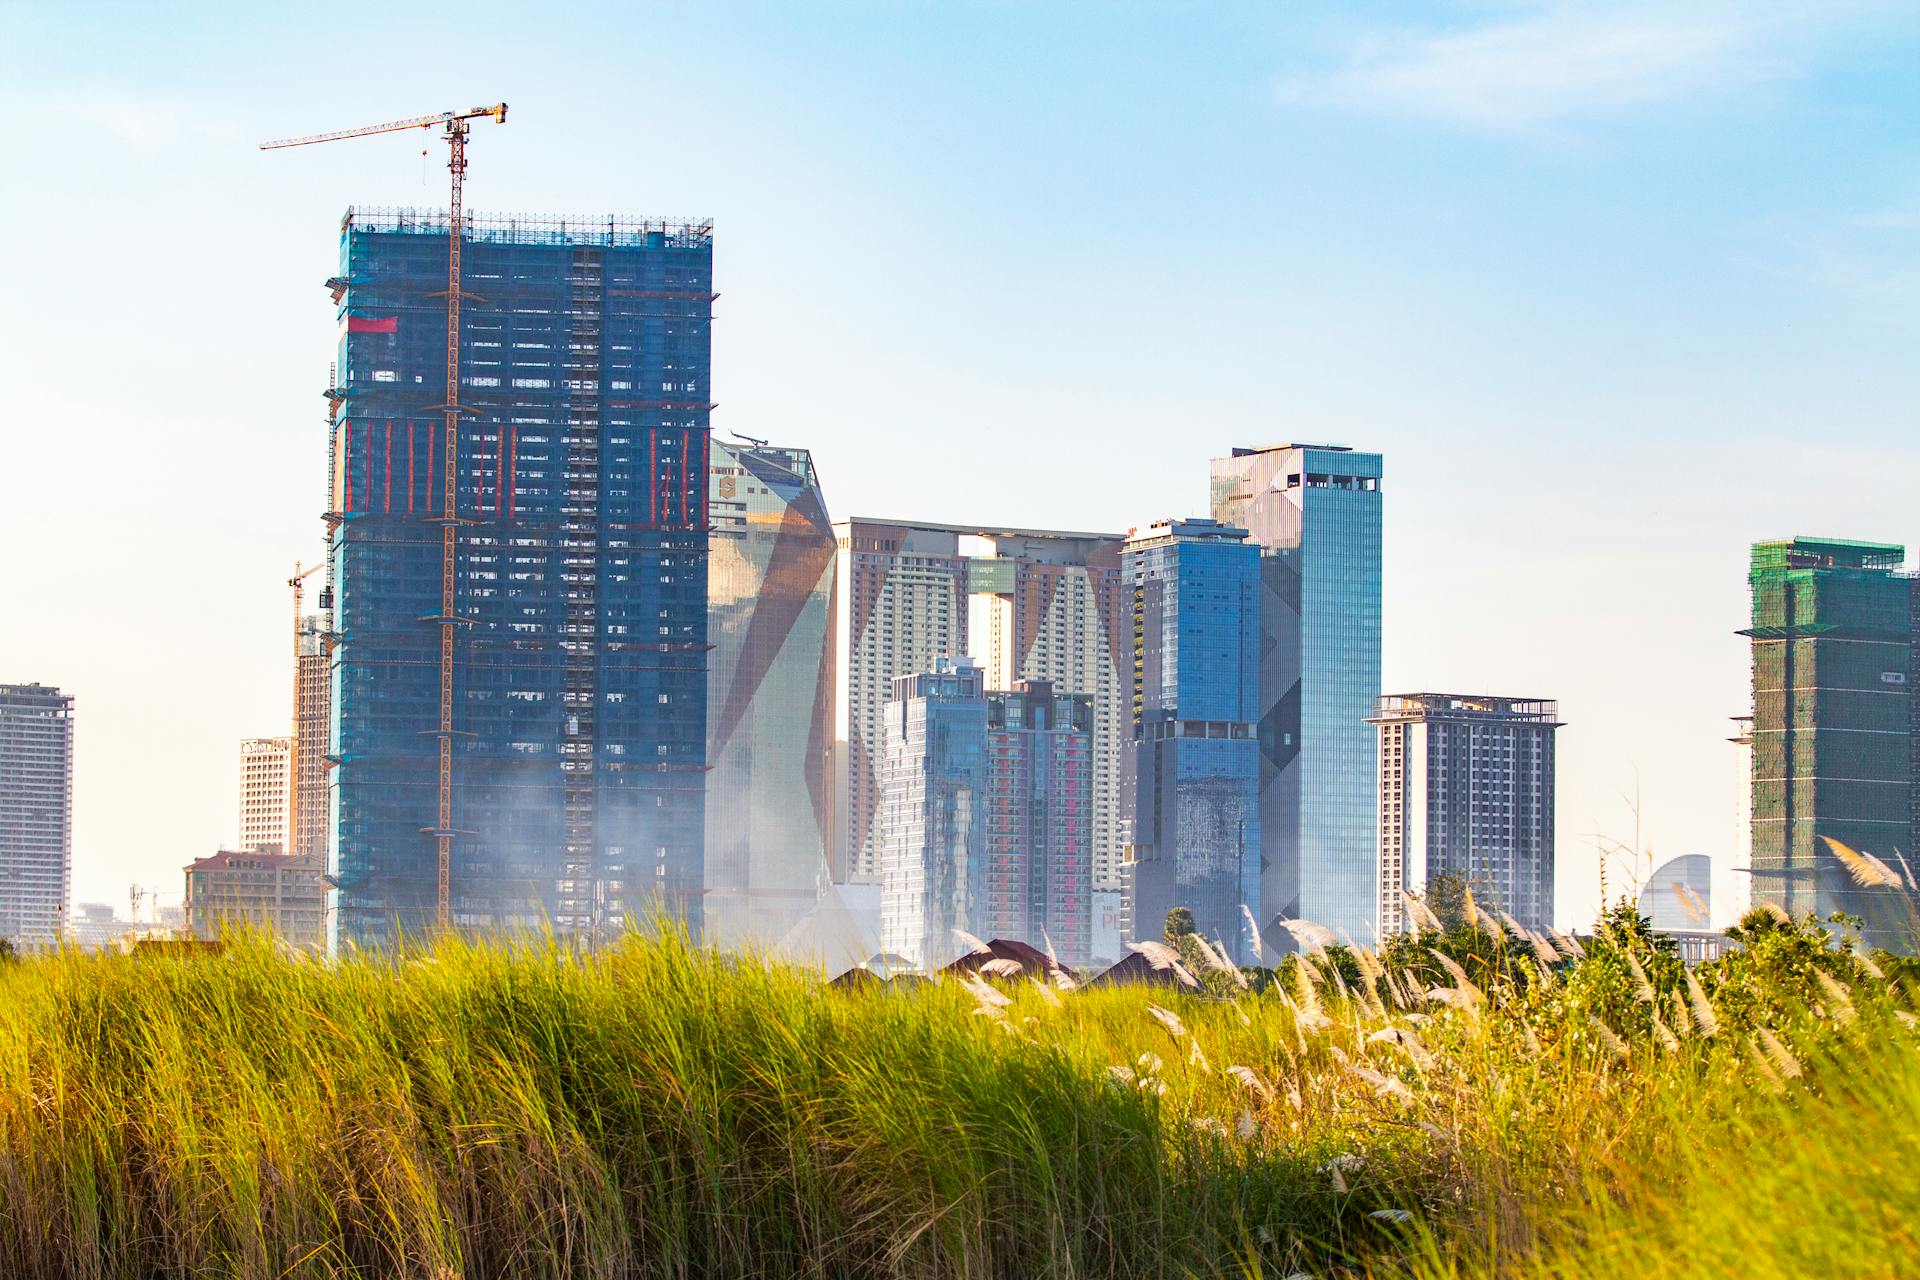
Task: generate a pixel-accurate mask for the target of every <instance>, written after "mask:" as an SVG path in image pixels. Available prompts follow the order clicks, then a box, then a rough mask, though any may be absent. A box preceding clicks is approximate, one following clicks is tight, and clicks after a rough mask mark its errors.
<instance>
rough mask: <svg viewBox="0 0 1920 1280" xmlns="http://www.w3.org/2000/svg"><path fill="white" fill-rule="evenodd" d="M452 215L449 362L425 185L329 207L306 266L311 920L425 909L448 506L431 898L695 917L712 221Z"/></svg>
mask: <svg viewBox="0 0 1920 1280" xmlns="http://www.w3.org/2000/svg"><path fill="white" fill-rule="evenodd" d="M462 224H463V226H464V227H465V228H466V229H467V235H466V237H465V238H464V239H465V243H464V244H463V246H462V248H463V258H464V264H463V270H462V277H461V278H462V288H463V292H464V294H465V296H464V297H463V298H462V300H461V312H462V322H461V327H460V348H459V353H458V362H457V368H458V370H459V372H458V375H457V376H458V380H459V385H457V386H456V387H454V388H452V391H451V392H450V391H449V385H448V384H449V381H450V379H451V377H452V376H453V375H450V373H449V361H448V359H447V352H446V334H447V319H448V300H447V298H446V296H445V292H446V282H445V274H446V261H447V253H448V242H447V239H446V236H447V229H448V227H449V226H450V225H451V220H450V218H449V215H448V214H447V213H446V212H445V211H443V210H413V209H352V210H349V211H348V213H347V215H346V216H345V217H344V218H343V219H342V221H341V241H340V244H341V261H340V268H339V274H338V275H337V276H336V277H335V278H334V279H333V280H332V281H330V282H329V287H330V288H332V289H333V290H334V294H335V300H336V305H337V308H338V317H339V352H338V375H337V376H336V378H335V379H334V380H333V381H334V386H333V387H332V388H330V389H329V392H328V399H329V402H330V405H331V408H332V413H331V426H330V432H331V449H330V452H331V456H332V499H331V501H330V503H329V507H330V510H329V513H328V524H329V527H330V529H331V541H330V548H329V557H330V569H331V574H330V580H331V582H332V583H333V585H334V588H335V592H336V595H335V612H334V639H335V643H334V647H333V668H332V677H333V683H334V697H333V722H334V737H333V740H334V744H335V747H334V750H335V760H336V765H337V767H336V768H335V770H334V775H333V780H332V786H333V798H334V807H335V812H334V822H333V826H334V829H335V832H336V835H335V840H336V849H335V859H334V866H335V876H336V879H337V880H338V881H339V883H340V910H339V913H338V926H339V930H340V933H341V935H342V936H343V937H349V938H354V939H356V940H358V941H361V942H380V941H384V940H387V939H389V938H391V937H392V935H393V932H394V930H395V929H396V927H397V928H399V929H402V930H408V931H411V930H416V929H421V928H424V927H426V925H427V923H428V922H430V921H431V920H432V918H433V914H434V903H435V897H436V867H435V860H436V853H435V847H434V836H435V832H434V831H433V830H431V829H429V830H427V831H424V832H423V831H422V829H421V828H422V826H423V822H422V819H423V817H428V816H431V815H432V814H433V813H434V812H435V795H434V793H435V790H436V786H437V772H438V770H437V761H436V749H437V743H436V739H437V738H438V737H439V736H440V734H441V731H442V729H443V728H446V727H447V726H442V725H441V724H440V716H439V704H440V700H441V699H440V692H441V691H440V687H439V685H440V681H439V674H438V673H439V668H440V665H441V664H440V663H439V661H438V657H439V654H438V645H439V635H438V628H437V627H436V626H435V625H430V624H436V623H438V621H439V620H440V618H441V616H442V615H443V613H446V612H449V610H447V609H446V608H445V606H444V602H443V600H442V598H441V593H440V585H441V577H442V575H441V555H440V552H441V525H442V524H443V523H444V522H445V521H447V520H452V521H455V522H456V523H455V526H454V527H455V530H456V537H455V539H454V548H453V556H454V565H453V582H454V586H455V590H454V596H455V598H454V600H453V602H452V608H451V610H450V612H451V613H452V614H453V615H454V616H457V617H458V618H459V619H461V620H462V625H461V626H460V627H459V628H457V629H455V630H454V631H453V638H452V643H453V645H454V650H455V652H454V655H453V659H454V660H453V662H452V663H451V672H452V676H451V679H452V686H451V700H452V705H453V707H454V708H455V713H454V716H453V724H452V725H451V726H450V727H451V729H452V730H453V732H452V734H451V735H450V738H449V749H450V751H451V753H452V760H453V769H452V771H451V777H452V794H451V807H452V813H451V815H450V816H451V821H450V824H449V825H450V826H451V827H452V828H453V829H455V830H457V831H459V833H460V839H459V842H458V845H457V856H456V860H455V861H454V863H453V865H452V867H451V869H450V875H451V882H450V889H449V893H450V902H451V922H452V924H453V925H455V926H456V927H461V928H467V929H503V928H514V927H544V926H548V925H551V926H552V927H554V928H555V929H557V930H559V931H561V932H563V933H567V934H574V935H580V934H587V933H590V932H591V931H593V930H595V929H598V928H600V927H603V926H607V925H613V924H617V923H619V922H620V920H622V919H623V918H624V917H625V916H627V915H628V914H631V913H637V912H643V911H646V910H649V909H650V908H651V907H652V906H653V905H655V904H659V905H661V906H663V907H664V908H665V909H667V910H669V911H671V912H674V913H676V914H679V915H681V916H683V917H685V918H687V919H688V920H689V922H690V924H691V925H692V926H693V927H695V928H696V929H697V928H698V927H699V906H700V891H701V881H702V873H701V872H702V868H701V846H702V831H703V824H702V790H703V788H702V776H703V771H704V769H705V766H706V760H705V721H706V714H705V698H706V672H705V668H706V649H707V636H706V529H707V514H708V513H707V503H706V493H707V485H706V467H707V449H708V429H709V413H710V412H711V410H712V408H713V405H712V403H711V401H710V399H709V398H708V393H709V380H708V373H709V367H710V337H711V328H710V326H711V319H712V302H713V299H714V297H715V295H714V293H713V291H712V227H711V224H710V223H706V222H695V221H691V220H688V221H660V220H643V219H628V218H618V217H605V218H582V219H575V218H558V217H551V218H548V217H527V216H520V215H515V216H511V217H503V216H483V215H468V216H466V217H464V218H463V219H462ZM448 404H455V405H458V406H459V407H460V408H461V409H462V410H464V411H465V412H464V413H463V415H462V418H461V421H460V427H459V430H458V432H457V433H456V436H457V438H456V440H455V441H453V444H454V449H453V450H452V451H449V450H448V448H447V445H448V441H447V440H446V439H445V438H444V433H445V431H446V428H445V427H444V425H443V415H442V413H441V412H440V409H441V407H442V406H444V405H448ZM449 456H451V457H453V458H454V460H455V461H454V465H455V474H454V475H453V476H452V477H448V476H446V475H445V474H444V470H445V461H444V460H445V459H446V458H447V457H449ZM449 479H451V480H452V482H453V483H452V485H451V486H450V487H449V485H448V483H447V482H448V480H449ZM448 492H451V493H452V494H453V498H452V503H453V505H452V508H451V509H450V510H449V509H448V507H447V498H446V497H445V495H446V494H447V493H448Z"/></svg>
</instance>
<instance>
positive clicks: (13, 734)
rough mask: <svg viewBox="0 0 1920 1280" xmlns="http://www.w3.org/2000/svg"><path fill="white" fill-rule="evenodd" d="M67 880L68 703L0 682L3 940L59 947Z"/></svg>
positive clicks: (41, 688)
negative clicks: (55, 944)
mask: <svg viewBox="0 0 1920 1280" xmlns="http://www.w3.org/2000/svg"><path fill="white" fill-rule="evenodd" d="M72 880H73V698H72V696H71V695H69V694H64V693H61V692H60V691H59V690H58V689H55V688H52V687H50V686H48V685H40V684H0V938H4V939H6V940H7V941H8V942H11V943H13V944H14V945H16V946H30V947H39V946H51V945H53V944H54V943H56V942H58V941H59V940H60V935H61V931H62V919H63V917H64V915H65V912H66V905H67V895H68V893H69V892H70V891H71V889H72V887H73V884H72Z"/></svg>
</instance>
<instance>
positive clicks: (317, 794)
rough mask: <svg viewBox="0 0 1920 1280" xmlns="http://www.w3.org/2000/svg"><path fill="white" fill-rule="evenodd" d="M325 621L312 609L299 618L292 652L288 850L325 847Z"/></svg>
mask: <svg viewBox="0 0 1920 1280" xmlns="http://www.w3.org/2000/svg"><path fill="white" fill-rule="evenodd" d="M326 630H327V627H326V622H325V618H324V615H322V614H315V613H310V614H308V615H307V616H306V617H305V618H302V619H301V620H300V632H299V635H298V637H297V641H296V643H295V646H294V657H293V735H292V736H293V764H292V775H293V795H292V797H291V799H290V801H289V804H288V812H289V817H288V821H289V822H290V823H291V825H292V841H293V844H292V851H293V852H294V853H298V854H303V855H307V856H312V857H320V858H324V857H326V853H327V753H328V743H327V732H328V728H329V722H330V720H331V716H330V715H329V714H328V703H329V694H330V693H331V691H332V687H331V682H330V681H329V680H328V679H327V648H326Z"/></svg>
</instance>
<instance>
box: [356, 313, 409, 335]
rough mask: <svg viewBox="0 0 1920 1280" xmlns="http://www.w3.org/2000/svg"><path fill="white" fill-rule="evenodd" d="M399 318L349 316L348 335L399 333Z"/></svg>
mask: <svg viewBox="0 0 1920 1280" xmlns="http://www.w3.org/2000/svg"><path fill="white" fill-rule="evenodd" d="M399 331H400V317H399V316H348V317H347V332H348V333H398V332H399Z"/></svg>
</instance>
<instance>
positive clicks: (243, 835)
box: [240, 738, 293, 853]
mask: <svg viewBox="0 0 1920 1280" xmlns="http://www.w3.org/2000/svg"><path fill="white" fill-rule="evenodd" d="M292 755H293V747H292V740H291V739H288V738H243V739H241V742H240V847H241V848H242V849H250V850H253V851H255V852H258V853H285V852H287V840H288V836H287V822H288V818H289V809H288V806H287V776H288V770H289V768H290V767H291V765H292Z"/></svg>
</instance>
